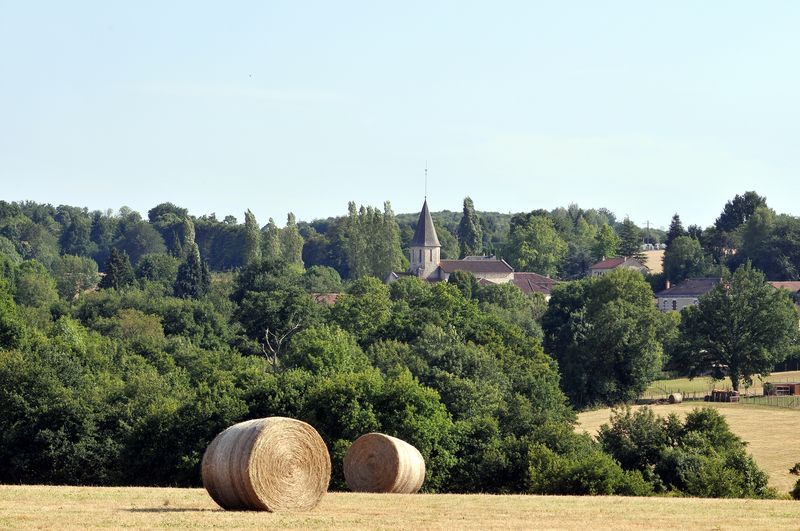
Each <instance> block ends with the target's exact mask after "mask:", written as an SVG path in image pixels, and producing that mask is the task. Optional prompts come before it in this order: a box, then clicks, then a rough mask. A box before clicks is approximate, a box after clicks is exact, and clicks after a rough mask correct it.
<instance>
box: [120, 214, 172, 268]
mask: <svg viewBox="0 0 800 531" xmlns="http://www.w3.org/2000/svg"><path fill="white" fill-rule="evenodd" d="M115 247H119V248H120V249H122V250H123V251H125V252H126V253H127V254H128V256H129V257H130V260H131V262H132V263H134V264H135V263H137V262H138V261H139V258H141V257H142V256H144V255H146V254H151V253H165V252H166V251H167V247H166V245H164V238H162V237H161V234H159V232H158V231H157V230H156V229H155V228H154V227H153V226H152V225H150V224H149V223H146V222H144V221H135V222H131V223H128V224H127V226H126V227H125V229H124V231H123V233H122V236H121V237H120V238H119V239H117V241H116V243H115Z"/></svg>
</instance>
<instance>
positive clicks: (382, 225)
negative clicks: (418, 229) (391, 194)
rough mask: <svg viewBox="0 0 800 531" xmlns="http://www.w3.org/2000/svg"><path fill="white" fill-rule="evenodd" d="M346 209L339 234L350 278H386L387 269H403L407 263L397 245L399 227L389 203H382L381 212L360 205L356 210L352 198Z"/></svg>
mask: <svg viewBox="0 0 800 531" xmlns="http://www.w3.org/2000/svg"><path fill="white" fill-rule="evenodd" d="M347 208H348V214H347V218H345V219H344V220H343V226H342V235H341V236H342V240H343V241H342V244H343V247H344V255H345V260H346V262H347V269H348V276H349V278H351V279H359V278H362V277H365V276H373V277H377V278H380V279H385V278H386V277H387V275H388V274H389V273H390V272H392V271H398V270H401V269H404V268H405V267H406V266H407V263H406V262H405V261H404V258H403V252H402V250H401V248H400V229H399V227H398V225H397V220H396V219H395V215H394V212H393V211H392V207H391V205H390V204H389V202H388V201H387V202H385V203H384V205H383V212H382V213H381V211H380V210H378V209H377V208H373V207H371V206H368V207H364V206H363V205H362V206H361V207H360V208H359V209H358V210H356V205H355V203H353V202H352V201H351V202H350V203H349V204H348V207H347Z"/></svg>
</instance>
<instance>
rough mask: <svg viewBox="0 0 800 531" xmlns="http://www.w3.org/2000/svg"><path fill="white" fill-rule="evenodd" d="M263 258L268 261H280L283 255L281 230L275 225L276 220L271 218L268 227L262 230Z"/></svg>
mask: <svg viewBox="0 0 800 531" xmlns="http://www.w3.org/2000/svg"><path fill="white" fill-rule="evenodd" d="M261 236H262V238H261V247H262V249H261V256H263V257H264V258H265V259H267V260H278V259H280V257H281V256H282V253H281V230H280V229H279V228H278V226H277V225H276V224H275V220H274V219H272V218H269V222H268V223H267V226H266V227H264V229H263V230H262V235H261Z"/></svg>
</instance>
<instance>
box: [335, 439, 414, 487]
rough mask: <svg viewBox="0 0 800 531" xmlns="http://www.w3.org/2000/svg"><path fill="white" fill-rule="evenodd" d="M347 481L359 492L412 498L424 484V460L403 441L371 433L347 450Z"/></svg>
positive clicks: (345, 459) (345, 462)
mask: <svg viewBox="0 0 800 531" xmlns="http://www.w3.org/2000/svg"><path fill="white" fill-rule="evenodd" d="M344 478H345V480H346V481H347V485H348V486H349V487H350V489H351V490H354V491H356V492H394V493H399V494H413V493H415V492H417V491H418V490H419V489H420V487H422V483H423V482H424V481H425V459H423V458H422V454H421V453H419V450H417V449H416V448H414V447H413V446H411V445H410V444H408V443H407V442H405V441H403V440H400V439H397V438H396V437H391V436H389V435H384V434H382V433H368V434H366V435H362V436H361V437H359V438H358V439H356V441H355V442H354V443H353V444H352V446H350V449H349V450H347V454H345V456H344Z"/></svg>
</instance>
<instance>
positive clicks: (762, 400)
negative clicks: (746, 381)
mask: <svg viewBox="0 0 800 531" xmlns="http://www.w3.org/2000/svg"><path fill="white" fill-rule="evenodd" d="M739 403H740V404H747V405H751V406H769V407H782V408H788V409H800V396H743V397H742V398H741V399H740V400H739Z"/></svg>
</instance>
